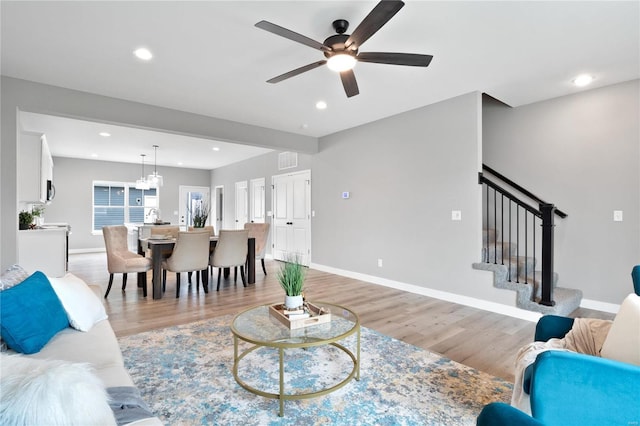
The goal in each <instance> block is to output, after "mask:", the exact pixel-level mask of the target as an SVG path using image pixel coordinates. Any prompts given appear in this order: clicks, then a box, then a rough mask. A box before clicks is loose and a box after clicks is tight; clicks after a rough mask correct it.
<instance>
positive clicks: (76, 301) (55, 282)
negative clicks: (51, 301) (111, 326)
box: [49, 274, 107, 331]
mask: <svg viewBox="0 0 640 426" xmlns="http://www.w3.org/2000/svg"><path fill="white" fill-rule="evenodd" d="M49 282H50V283H51V287H53V290H54V291H55V292H56V294H57V295H58V298H59V299H60V302H62V306H63V307H64V310H65V311H66V312H67V317H68V318H69V323H70V324H71V327H73V328H75V329H76V330H80V331H89V330H90V329H91V327H93V325H94V324H95V323H97V322H98V321H102V320H104V319H107V313H106V312H105V310H104V306H103V305H102V302H101V301H100V299H98V298H97V297H96V295H95V294H94V293H93V291H92V290H91V289H90V288H89V286H88V285H87V284H86V283H85V282H84V281H82V280H81V279H80V278H78V277H76V276H75V275H73V274H66V275H65V276H64V277H62V278H52V277H49Z"/></svg>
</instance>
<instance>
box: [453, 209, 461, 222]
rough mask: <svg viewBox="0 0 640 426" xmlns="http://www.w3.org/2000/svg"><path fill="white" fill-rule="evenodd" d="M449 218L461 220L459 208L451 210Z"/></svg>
mask: <svg viewBox="0 0 640 426" xmlns="http://www.w3.org/2000/svg"><path fill="white" fill-rule="evenodd" d="M451 220H462V212H461V211H460V210H451Z"/></svg>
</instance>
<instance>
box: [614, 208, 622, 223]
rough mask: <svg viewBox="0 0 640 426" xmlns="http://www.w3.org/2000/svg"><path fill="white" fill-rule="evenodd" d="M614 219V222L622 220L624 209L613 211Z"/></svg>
mask: <svg viewBox="0 0 640 426" xmlns="http://www.w3.org/2000/svg"><path fill="white" fill-rule="evenodd" d="M613 221H614V222H622V210H614V211H613Z"/></svg>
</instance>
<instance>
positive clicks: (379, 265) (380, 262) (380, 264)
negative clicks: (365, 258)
mask: <svg viewBox="0 0 640 426" xmlns="http://www.w3.org/2000/svg"><path fill="white" fill-rule="evenodd" d="M378 268H382V259H378Z"/></svg>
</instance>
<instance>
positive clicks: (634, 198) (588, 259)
mask: <svg viewBox="0 0 640 426" xmlns="http://www.w3.org/2000/svg"><path fill="white" fill-rule="evenodd" d="M639 122H640V83H639V81H638V80H636V81H631V82H627V83H622V84H617V85H613V86H608V87H604V88H600V89H594V90H590V91H585V92H582V93H579V94H575V95H571V96H565V97H561V98H556V99H552V100H549V101H545V102H539V103H535V104H531V105H526V106H522V107H519V108H509V107H507V106H505V105H503V104H500V103H498V102H495V101H493V102H492V101H485V103H484V108H483V158H484V162H485V163H486V164H487V165H489V166H491V167H493V168H495V169H496V170H497V171H499V172H501V173H503V174H504V175H506V176H508V177H510V178H511V179H513V180H515V181H516V182H518V183H519V184H520V185H522V186H524V187H525V188H527V189H529V190H530V191H532V192H533V193H535V194H537V195H538V196H540V197H541V198H543V199H545V200H546V201H548V202H552V203H554V204H556V205H557V207H558V208H560V209H561V210H563V211H564V212H566V213H567V214H568V215H569V216H568V217H567V218H566V219H556V221H555V222H556V231H555V232H556V236H555V241H556V252H555V270H556V272H558V273H559V275H560V281H559V283H558V285H559V286H562V287H571V288H579V289H581V290H582V291H583V292H584V297H585V298H586V299H590V300H598V301H603V302H608V303H614V304H619V303H621V302H622V300H623V299H624V297H625V296H626V295H627V294H629V293H630V292H631V291H632V286H631V278H630V276H629V275H630V272H631V268H632V266H633V265H636V264H638V263H640V124H639ZM614 210H623V211H624V221H623V222H614V221H613V211H614Z"/></svg>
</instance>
